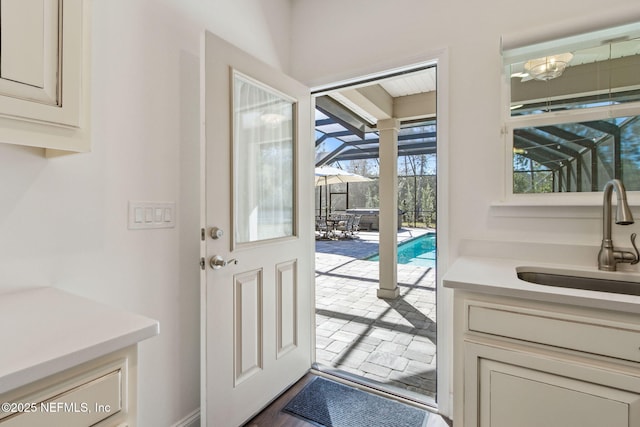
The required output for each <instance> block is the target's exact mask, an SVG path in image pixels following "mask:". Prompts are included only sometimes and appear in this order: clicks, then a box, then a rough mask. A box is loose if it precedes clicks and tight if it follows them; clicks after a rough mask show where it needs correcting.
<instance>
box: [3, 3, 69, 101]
mask: <svg viewBox="0 0 640 427" xmlns="http://www.w3.org/2000/svg"><path fill="white" fill-rule="evenodd" d="M58 23H59V0H0V94H2V95H5V96H9V97H13V98H19V99H26V100H31V101H37V102H41V103H44V104H48V105H59V104H60V100H59V91H58V87H59V84H58V76H59V72H58V70H59V68H60V67H59V55H58V51H59V37H58V34H59V25H58Z"/></svg>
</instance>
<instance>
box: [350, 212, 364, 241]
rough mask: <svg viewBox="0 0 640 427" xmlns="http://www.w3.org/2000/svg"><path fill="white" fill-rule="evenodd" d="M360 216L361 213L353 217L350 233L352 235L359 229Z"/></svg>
mask: <svg viewBox="0 0 640 427" xmlns="http://www.w3.org/2000/svg"><path fill="white" fill-rule="evenodd" d="M360 218H362V215H356V216H354V217H353V224H351V235H352V236H354V235H356V234H357V233H358V231H360Z"/></svg>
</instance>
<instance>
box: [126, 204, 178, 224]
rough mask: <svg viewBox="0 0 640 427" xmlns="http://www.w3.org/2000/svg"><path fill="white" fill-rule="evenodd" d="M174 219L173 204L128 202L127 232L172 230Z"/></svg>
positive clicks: (174, 207)
mask: <svg viewBox="0 0 640 427" xmlns="http://www.w3.org/2000/svg"><path fill="white" fill-rule="evenodd" d="M175 218H176V204H175V202H134V201H129V222H128V223H129V230H149V229H154V228H174V227H175V226H176V222H175Z"/></svg>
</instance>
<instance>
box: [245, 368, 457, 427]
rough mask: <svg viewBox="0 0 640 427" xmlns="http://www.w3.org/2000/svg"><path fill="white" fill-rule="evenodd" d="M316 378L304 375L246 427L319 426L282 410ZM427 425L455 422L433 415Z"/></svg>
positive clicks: (448, 425)
mask: <svg viewBox="0 0 640 427" xmlns="http://www.w3.org/2000/svg"><path fill="white" fill-rule="evenodd" d="M314 378H316V375H314V374H307V375H305V376H304V377H302V379H301V380H300V381H298V382H297V383H296V384H294V385H293V386H292V387H291V388H290V389H289V390H287V391H286V392H284V393H283V394H282V395H281V396H280V397H278V398H277V399H276V400H274V401H273V402H272V403H271V405H269V406H268V407H267V408H265V409H264V410H263V411H262V412H261V413H259V414H258V415H256V416H255V417H254V418H253V419H252V420H250V421H249V422H248V423H246V424H245V425H244V427H317V425H315V424H312V423H308V422H306V421H303V420H301V419H300V418H297V417H294V416H293V415H289V414H287V413H286V412H283V411H282V408H284V407H285V406H286V405H287V403H288V402H289V401H290V400H291V399H292V398H293V397H294V396H295V395H296V394H297V393H298V392H299V391H300V390H302V389H303V388H304V386H305V385H307V384H308V383H309V382H310V381H311V380H313V379H314ZM427 427H453V424H452V423H451V421H449V420H445V419H444V418H442V417H440V416H437V415H431V416H430V417H429V423H428V425H427Z"/></svg>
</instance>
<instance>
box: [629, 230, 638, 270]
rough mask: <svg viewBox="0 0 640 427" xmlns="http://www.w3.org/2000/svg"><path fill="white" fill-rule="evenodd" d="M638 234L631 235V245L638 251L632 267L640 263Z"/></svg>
mask: <svg viewBox="0 0 640 427" xmlns="http://www.w3.org/2000/svg"><path fill="white" fill-rule="evenodd" d="M636 236H637V235H636V233H631V245H632V246H633V249H635V251H636V255H635V260H633V261H631V265H633V264H637V263H638V262H640V251H638V247H637V246H636Z"/></svg>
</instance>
